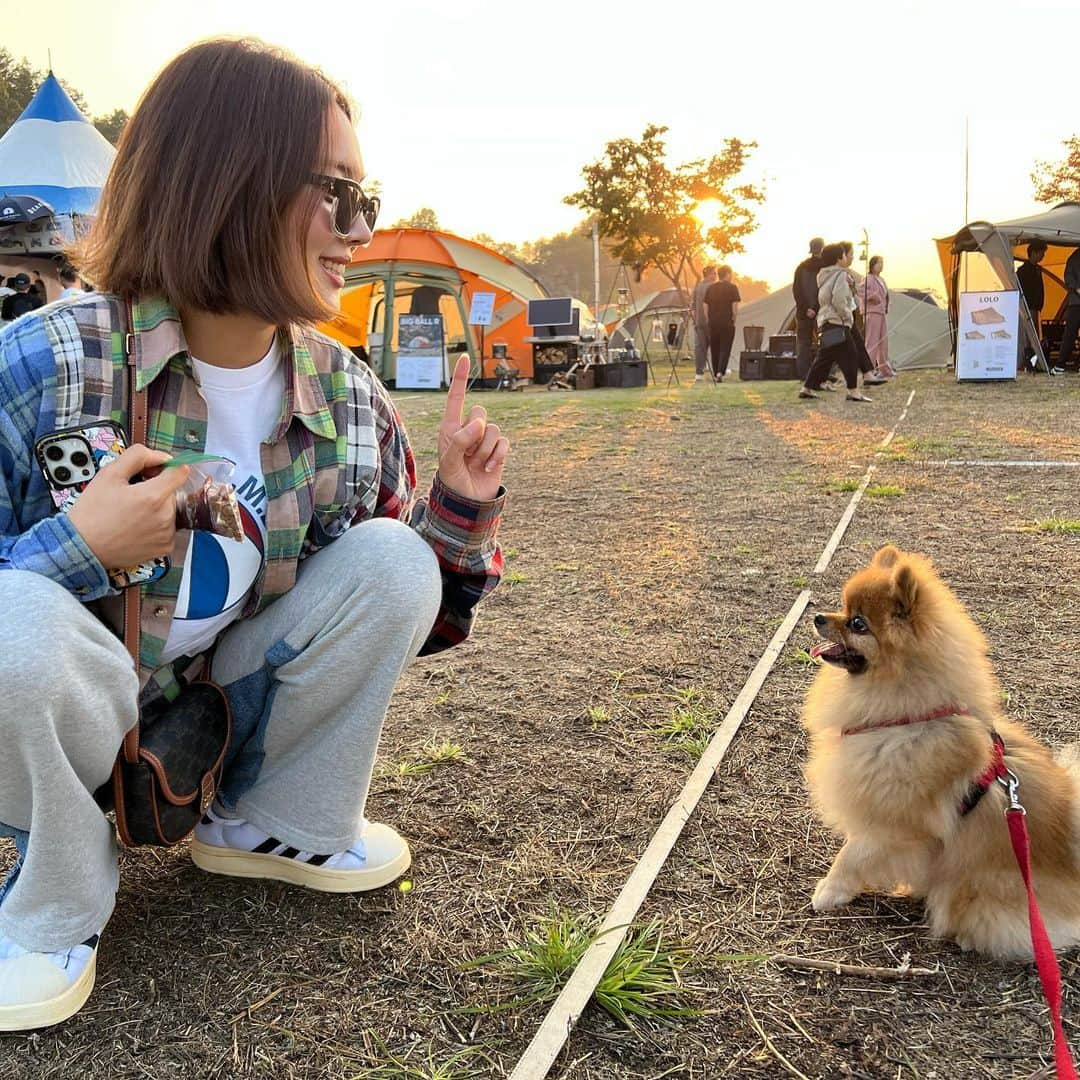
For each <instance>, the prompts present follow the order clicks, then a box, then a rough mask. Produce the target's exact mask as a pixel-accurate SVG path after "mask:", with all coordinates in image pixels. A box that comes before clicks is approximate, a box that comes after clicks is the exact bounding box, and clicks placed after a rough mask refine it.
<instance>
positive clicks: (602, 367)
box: [593, 360, 649, 388]
mask: <svg viewBox="0 0 1080 1080" xmlns="http://www.w3.org/2000/svg"><path fill="white" fill-rule="evenodd" d="M593 370H594V371H595V372H596V385H597V386H607V387H609V388H610V387H631V386H645V385H646V383H647V382H648V376H649V369H648V368H647V367H646V366H645V361H644V360H616V361H615V362H614V363H611V364H597V365H596V367H595V368H594V369H593Z"/></svg>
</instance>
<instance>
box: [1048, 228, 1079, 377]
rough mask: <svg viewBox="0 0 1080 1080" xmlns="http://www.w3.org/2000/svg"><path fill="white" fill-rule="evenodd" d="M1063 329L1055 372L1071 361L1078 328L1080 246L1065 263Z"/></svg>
mask: <svg viewBox="0 0 1080 1080" xmlns="http://www.w3.org/2000/svg"><path fill="white" fill-rule="evenodd" d="M1065 288H1066V289H1067V290H1068V295H1067V296H1066V297H1065V329H1064V331H1063V332H1062V335H1061V352H1060V353H1059V354H1058V362H1057V367H1056V368H1054V371H1055V373H1057V374H1061V372H1063V371H1065V370H1066V369H1067V368H1068V367H1069V365H1070V364H1071V363H1072V355H1073V346H1074V345H1075V344H1076V332H1077V331H1078V330H1080V248H1077V249H1076V250H1075V251H1074V252H1073V253H1072V254H1071V255H1070V256H1069V259H1068V262H1066V263H1065Z"/></svg>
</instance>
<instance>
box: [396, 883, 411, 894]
mask: <svg viewBox="0 0 1080 1080" xmlns="http://www.w3.org/2000/svg"><path fill="white" fill-rule="evenodd" d="M398 888H399V889H400V890H401V891H402V892H409V890H410V889H412V882H411V881H403V882H401V884H400V885H398Z"/></svg>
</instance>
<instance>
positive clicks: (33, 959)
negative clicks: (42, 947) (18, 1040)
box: [0, 934, 99, 1031]
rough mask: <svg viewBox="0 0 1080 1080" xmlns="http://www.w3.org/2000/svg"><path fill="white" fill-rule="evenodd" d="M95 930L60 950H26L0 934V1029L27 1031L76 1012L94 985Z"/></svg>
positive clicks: (55, 1022) (56, 1021)
mask: <svg viewBox="0 0 1080 1080" xmlns="http://www.w3.org/2000/svg"><path fill="white" fill-rule="evenodd" d="M98 936H99V935H97V934H95V935H94V936H93V937H92V938H89V939H88V940H87V941H85V942H83V944H82V945H75V946H73V947H72V948H70V949H63V950H61V951H60V952H30V951H29V950H28V949H24V948H23V947H22V946H21V945H16V944H15V942H14V941H12V940H11V938H9V937H6V936H5V935H4V934H0V1031H31V1030H33V1029H34V1028H43V1027H50V1026H51V1025H52V1024H59V1023H60V1022H61V1021H63V1020H67V1019H68V1017H71V1016H74V1015H75V1014H76V1013H77V1012H78V1011H79V1010H80V1009H81V1008H82V1007H83V1005H85V1004H86V999H87V998H88V997H89V996H90V991H91V990H93V989H94V975H95V972H96V970H97V943H98Z"/></svg>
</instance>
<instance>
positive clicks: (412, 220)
mask: <svg viewBox="0 0 1080 1080" xmlns="http://www.w3.org/2000/svg"><path fill="white" fill-rule="evenodd" d="M438 227H439V215H438V214H436V213H435V211H434V210H432V209H431V207H430V206H421V207H420V209H419V210H417V211H416V213H415V214H413V216H412V217H407V218H399V219H398V220H397V221H395V222H394V224H393V225H391V226H390V228H391V229H437V228H438Z"/></svg>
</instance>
